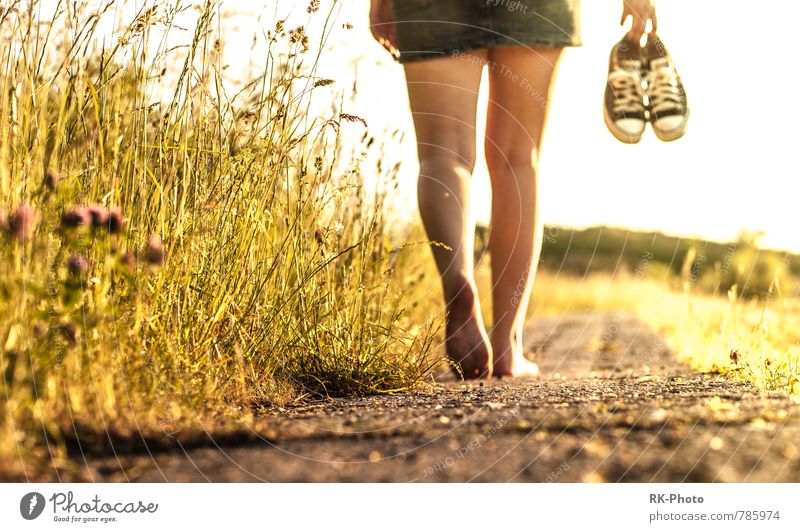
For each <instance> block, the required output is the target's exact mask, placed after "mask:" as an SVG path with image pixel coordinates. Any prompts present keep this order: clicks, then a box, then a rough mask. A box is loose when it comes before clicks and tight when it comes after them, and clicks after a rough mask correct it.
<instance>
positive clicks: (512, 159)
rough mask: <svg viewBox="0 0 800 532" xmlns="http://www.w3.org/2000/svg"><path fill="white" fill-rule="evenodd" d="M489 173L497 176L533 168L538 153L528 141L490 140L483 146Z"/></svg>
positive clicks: (487, 139) (536, 161)
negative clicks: (515, 170)
mask: <svg viewBox="0 0 800 532" xmlns="http://www.w3.org/2000/svg"><path fill="white" fill-rule="evenodd" d="M484 152H485V154H486V165H487V166H488V167H489V172H490V173H492V174H499V173H503V172H507V171H509V170H512V169H515V168H526V167H527V168H535V167H536V165H537V163H538V159H539V152H538V150H537V149H536V146H534V144H533V143H532V142H530V141H526V140H520V139H490V138H488V137H487V138H486V142H485V144H484Z"/></svg>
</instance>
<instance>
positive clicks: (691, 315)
mask: <svg viewBox="0 0 800 532" xmlns="http://www.w3.org/2000/svg"><path fill="white" fill-rule="evenodd" d="M675 284H676V283H675V280H674V279H654V278H645V277H641V276H636V275H629V274H623V275H617V276H612V275H609V274H605V273H603V274H591V275H588V276H585V277H575V276H569V275H560V274H557V273H552V272H548V271H542V272H540V274H539V275H538V277H537V279H536V285H535V289H534V295H533V299H532V300H531V307H530V310H531V313H532V314H533V315H534V316H536V315H553V314H562V313H565V312H587V311H590V312H591V311H618V310H627V311H630V312H632V313H635V314H636V315H638V316H639V317H640V318H642V319H643V320H644V321H645V322H646V323H647V324H649V325H650V326H651V327H653V329H654V330H656V331H658V332H660V333H663V334H664V335H665V336H666V337H667V338H668V339H669V341H670V345H671V346H672V348H673V349H674V350H675V352H676V353H677V355H678V356H679V357H681V358H683V359H684V360H685V361H687V362H688V363H689V364H691V365H692V367H694V368H695V369H696V370H698V371H702V372H720V373H724V374H729V375H730V376H732V377H735V378H742V379H745V380H748V381H750V382H752V383H754V384H755V385H756V386H758V387H759V388H761V389H764V390H780V391H784V392H787V393H791V394H793V395H796V396H797V395H800V380H799V379H800V301H798V300H797V299H794V298H791V297H780V296H779V295H778V294H777V293H773V295H772V296H771V297H767V298H765V299H750V300H744V299H740V298H738V297H736V295H735V293H734V292H731V293H730V294H729V295H728V296H717V297H714V296H710V295H705V294H701V293H695V292H693V291H683V290H680V289H675ZM678 285H679V284H678Z"/></svg>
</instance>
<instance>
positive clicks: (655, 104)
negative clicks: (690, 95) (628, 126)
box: [646, 62, 683, 114]
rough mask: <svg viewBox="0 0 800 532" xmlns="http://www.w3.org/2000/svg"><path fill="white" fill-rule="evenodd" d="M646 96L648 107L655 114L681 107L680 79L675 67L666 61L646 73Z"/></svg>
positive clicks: (680, 108)
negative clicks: (648, 100)
mask: <svg viewBox="0 0 800 532" xmlns="http://www.w3.org/2000/svg"><path fill="white" fill-rule="evenodd" d="M646 80H647V97H648V98H649V99H650V108H651V109H652V111H653V112H654V113H656V114H658V113H662V112H664V111H672V110H675V109H678V110H682V109H683V99H682V98H681V91H680V79H679V78H678V73H677V72H676V71H675V68H674V67H673V66H672V65H671V64H670V63H668V62H664V63H662V64H659V65H658V66H656V67H655V68H652V67H651V70H650V71H649V72H648V73H647V75H646Z"/></svg>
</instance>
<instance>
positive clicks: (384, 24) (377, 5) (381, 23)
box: [369, 0, 400, 59]
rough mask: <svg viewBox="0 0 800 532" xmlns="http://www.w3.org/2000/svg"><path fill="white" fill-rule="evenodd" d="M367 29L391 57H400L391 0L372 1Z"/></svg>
mask: <svg viewBox="0 0 800 532" xmlns="http://www.w3.org/2000/svg"><path fill="white" fill-rule="evenodd" d="M369 27H370V29H371V30H372V36H373V37H375V40H376V41H378V42H379V43H380V44H381V46H383V47H384V48H386V49H387V50H388V51H389V53H390V54H392V57H394V58H395V59H397V58H398V57H400V51H399V50H398V49H397V30H396V28H395V24H394V15H393V14H392V0H372V4H371V6H370V10H369Z"/></svg>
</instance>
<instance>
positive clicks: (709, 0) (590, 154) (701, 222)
mask: <svg viewBox="0 0 800 532" xmlns="http://www.w3.org/2000/svg"><path fill="white" fill-rule="evenodd" d="M621 4H622V2H621V1H619V0H585V1H584V2H583V17H582V19H583V41H584V47H582V48H579V49H573V50H569V51H568V52H567V54H566V56H565V59H564V61H563V63H562V68H561V75H560V77H559V80H558V84H557V87H556V94H555V97H554V101H553V105H552V111H551V117H550V123H549V126H548V131H547V137H546V140H545V145H544V147H543V155H542V162H541V168H540V170H541V194H542V195H541V199H542V201H541V205H542V214H543V217H544V221H545V223H551V224H564V225H569V226H588V225H595V224H607V225H615V226H622V227H630V228H637V229H657V230H662V231H665V232H668V233H673V234H678V235H685V236H700V237H703V238H709V239H716V240H727V239H732V238H735V237H736V235H737V234H738V233H739V231H740V230H741V229H742V228H747V229H758V230H764V231H766V232H767V237H766V238H765V240H764V241H763V243H764V244H765V245H769V246H774V247H779V248H786V249H792V250H794V251H800V231H799V230H798V227H797V223H796V222H797V214H795V212H796V210H797V209H796V205H797V202H798V200H800V170H799V169H798V157H797V153H798V151H800V147H798V146H796V144H797V141H798V136H797V134H796V132H795V130H794V128H795V127H796V125H797V124H798V123H800V109H798V105H799V104H798V99H797V98H796V94H795V93H796V91H797V90H798V87H800V83H798V82H799V81H800V69H798V68H797V66H796V65H797V57H796V55H795V54H796V53H797V46H796V41H795V36H794V35H793V34H792V33H791V32H786V31H781V30H780V29H779V28H780V27H781V24H780V21H781V20H798V19H800V3H796V2H786V1H783V0H761V1H760V2H758V3H757V4H754V3H752V2H745V1H744V0H703V1H697V0H662V1H661V2H658V7H659V20H660V32H659V33H660V35H661V37H662V39H663V40H664V42H665V44H666V45H667V47H668V48H669V50H670V51H671V53H672V55H673V57H674V58H675V61H676V64H677V67H678V70H679V72H680V74H681V75H682V77H683V79H684V83H685V86H686V88H687V92H688V96H689V102H690V106H691V109H692V116H691V122H690V128H689V132H688V133H687V135H686V137H684V138H683V139H681V140H680V141H677V142H674V143H670V144H664V143H661V142H660V141H658V140H657V139H656V138H655V136H654V135H653V134H652V132H651V131H648V134H647V135H646V137H645V139H644V140H643V141H642V143H640V144H638V145H635V146H626V145H624V144H621V143H619V142H618V141H616V140H615V139H614V138H613V137H612V136H611V134H610V133H609V132H608V131H607V130H606V128H605V125H604V123H603V119H602V107H601V106H602V96H603V90H604V86H605V76H606V72H607V65H608V53H609V50H610V48H611V45H612V44H613V43H614V42H616V41H617V40H618V39H619V38H620V37H621V34H622V32H621V31H620V28H619V26H618V21H619V16H620V13H621ZM756 5H757V8H756V7H754V6H756ZM366 11H367V2H365V1H363V0H353V1H349V2H345V3H344V8H343V11H342V15H341V17H342V20H349V21H351V22H353V23H354V24H355V25H356V28H355V29H354V30H353V33H352V34H351V37H350V38H349V42H348V46H342V45H340V44H337V45H336V46H335V48H334V52H335V54H336V55H341V56H342V58H343V59H342V60H344V58H348V59H349V58H354V59H355V58H357V59H358V85H359V98H358V100H357V105H356V108H355V109H353V111H354V112H355V113H356V114H360V115H363V116H364V117H365V118H366V119H367V120H368V122H369V123H370V126H371V129H373V131H375V132H378V131H380V129H381V128H382V127H386V128H388V129H394V128H395V127H400V128H403V129H406V130H408V131H409V133H410V132H412V131H413V129H411V123H410V119H409V118H408V115H407V113H408V108H407V104H406V99H405V93H404V86H403V77H402V68H401V67H399V66H398V65H396V64H394V63H393V62H392V61H391V60H390V59H388V57H387V56H385V55H383V53H382V50H381V49H380V48H379V47H378V46H377V45H372V43H369V42H368V41H369V37H368V35H367V28H365V25H366V24H367V20H366ZM336 63H338V61H336ZM332 70H335V74H338V76H335V77H337V78H338V79H339V80H341V77H342V70H341V69H340V67H339V66H337V67H336V68H335V69H332ZM341 85H342V84H341V83H340V86H341ZM409 136H410V137H411V139H413V135H409ZM410 144H411V143H410V142H409V145H410ZM404 153H405V158H406V159H407V164H406V165H405V166H406V170H405V171H406V172H407V179H408V182H409V183H413V180H414V173H415V171H416V170H415V168H414V162H413V145H410V146H407V147H406V149H405V151H404ZM475 180H476V188H477V189H478V190H477V193H478V195H480V196H483V197H485V196H486V193H485V191H487V190H488V177H487V175H486V170H485V168H484V167H483V166H479V168H478V170H477V171H476V175H475ZM479 207H480V214H479V217H481V218H484V219H485V218H486V217H487V216H488V212H489V209H488V202H485V203H484V204H483V205H481V206H479Z"/></svg>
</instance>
